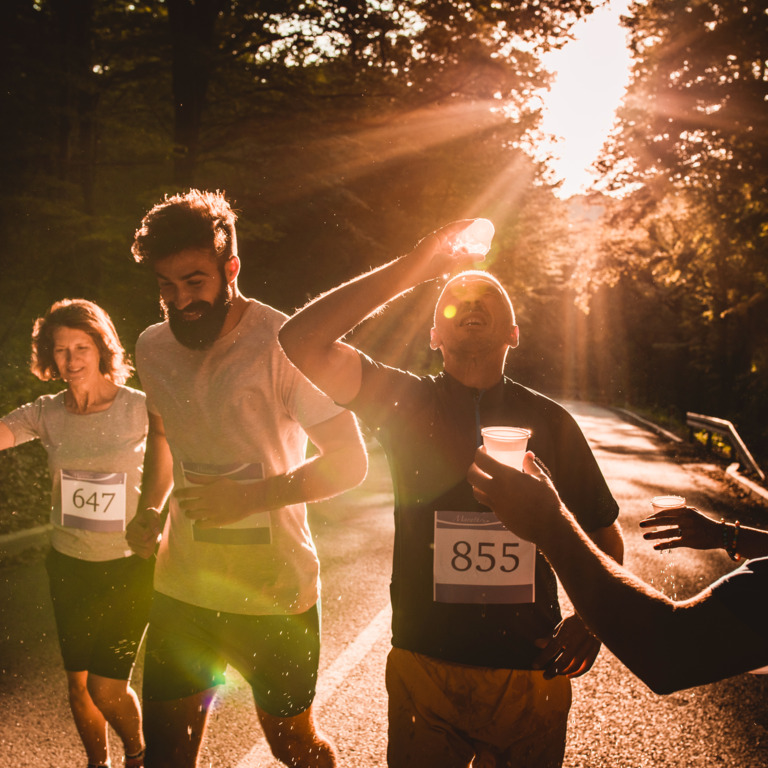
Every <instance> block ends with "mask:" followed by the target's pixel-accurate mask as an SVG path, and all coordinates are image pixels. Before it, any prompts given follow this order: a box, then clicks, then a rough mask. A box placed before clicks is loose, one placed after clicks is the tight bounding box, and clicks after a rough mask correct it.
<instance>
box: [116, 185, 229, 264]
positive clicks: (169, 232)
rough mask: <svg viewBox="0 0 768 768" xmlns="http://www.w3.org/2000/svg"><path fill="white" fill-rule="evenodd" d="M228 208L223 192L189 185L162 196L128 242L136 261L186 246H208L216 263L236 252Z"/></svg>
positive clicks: (150, 261) (165, 255) (160, 256)
mask: <svg viewBox="0 0 768 768" xmlns="http://www.w3.org/2000/svg"><path fill="white" fill-rule="evenodd" d="M236 220H237V215H236V214H235V212H234V211H233V210H232V207H231V206H230V204H229V202H228V201H227V199H226V198H225V197H224V193H223V192H219V191H216V192H205V191H202V190H199V189H190V190H189V192H186V193H185V194H182V195H173V196H172V197H168V196H166V197H165V199H164V200H163V201H162V202H161V203H157V205H155V206H153V207H152V209H151V210H150V211H149V212H148V213H147V214H146V216H144V218H143V219H142V220H141V226H140V227H139V229H137V230H136V233H135V235H134V239H133V245H132V246H131V253H133V258H134V259H135V260H136V261H137V262H139V263H140V264H144V263H147V264H150V265H152V264H154V263H155V262H158V261H161V260H162V259H165V258H168V257H169V256H173V255H174V254H176V253H180V252H181V251H185V250H187V249H190V248H200V249H209V250H212V251H213V252H214V253H215V254H216V257H217V258H218V259H219V261H220V263H221V264H223V263H224V262H225V261H227V260H228V259H230V258H231V257H232V256H237V235H236V233H235V221H236Z"/></svg>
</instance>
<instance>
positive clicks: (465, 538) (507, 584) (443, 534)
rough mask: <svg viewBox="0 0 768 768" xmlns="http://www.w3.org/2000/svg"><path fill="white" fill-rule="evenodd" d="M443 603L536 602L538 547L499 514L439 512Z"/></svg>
mask: <svg viewBox="0 0 768 768" xmlns="http://www.w3.org/2000/svg"><path fill="white" fill-rule="evenodd" d="M434 543H435V552H434V555H435V557H434V562H435V565H434V600H435V602H437V603H532V602H534V599H535V590H534V583H535V565H536V547H535V545H534V544H532V543H531V542H529V541H525V540H524V539H520V538H518V537H517V536H515V535H514V534H513V533H512V532H511V531H510V530H508V529H507V528H505V527H504V526H503V525H502V523H501V522H500V521H499V519H498V518H497V517H496V515H494V514H493V512H454V511H440V512H435V538H434Z"/></svg>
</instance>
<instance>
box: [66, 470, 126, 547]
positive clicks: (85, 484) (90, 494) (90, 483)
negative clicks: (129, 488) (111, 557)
mask: <svg viewBox="0 0 768 768" xmlns="http://www.w3.org/2000/svg"><path fill="white" fill-rule="evenodd" d="M60 477H61V524H62V525H63V526H66V527H67V528H79V529H81V530H84V531H98V532H101V533H103V532H105V531H124V530H125V483H126V474H125V472H90V471H88V470H85V469H62V470H61V472H60Z"/></svg>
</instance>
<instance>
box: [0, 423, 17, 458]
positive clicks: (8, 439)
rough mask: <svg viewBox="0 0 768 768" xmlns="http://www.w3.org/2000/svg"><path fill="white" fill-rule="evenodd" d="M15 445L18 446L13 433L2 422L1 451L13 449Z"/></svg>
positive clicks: (0, 431) (0, 429)
mask: <svg viewBox="0 0 768 768" xmlns="http://www.w3.org/2000/svg"><path fill="white" fill-rule="evenodd" d="M14 445H16V439H15V438H14V436H13V432H11V430H10V429H9V428H8V427H7V426H6V425H5V424H3V422H2V421H0V451H5V450H7V449H8V448H13V446H14Z"/></svg>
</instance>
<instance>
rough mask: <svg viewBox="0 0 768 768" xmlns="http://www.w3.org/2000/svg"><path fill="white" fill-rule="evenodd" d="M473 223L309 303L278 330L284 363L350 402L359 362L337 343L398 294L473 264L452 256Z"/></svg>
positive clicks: (453, 227)
mask: <svg viewBox="0 0 768 768" xmlns="http://www.w3.org/2000/svg"><path fill="white" fill-rule="evenodd" d="M471 221H472V220H471V219H466V220H462V221H457V222H453V223H452V224H448V225H446V226H445V227H443V228H442V229H439V230H437V231H436V232H433V233H432V234H431V235H428V236H427V237H425V238H424V239H423V240H421V242H419V244H418V245H417V246H416V247H415V248H414V249H413V250H412V251H411V252H410V253H408V254H406V255H405V256H401V257H400V258H399V259H395V261H391V262H389V263H388V264H385V265H384V266H383V267H379V268H378V269H374V270H373V271H371V272H368V273H366V274H364V275H361V276H360V277H357V278H355V279H354V280H350V281H349V282H348V283H345V284H344V285H341V286H339V287H338V288H334V289H333V290H331V291H329V292H328V293H325V294H323V295H322V296H319V297H318V298H317V299H315V300H314V301H312V302H310V303H309V304H307V305H306V306H305V307H304V308H303V309H301V310H300V311H299V312H297V313H296V314H295V315H294V316H293V317H292V318H290V320H288V321H287V322H286V323H285V325H283V327H282V329H281V330H280V344H281V345H282V347H283V349H284V350H285V354H286V355H287V356H288V359H289V360H290V361H291V362H292V363H293V364H294V365H295V366H296V367H297V368H298V369H299V370H300V371H301V372H302V373H303V374H304V375H305V376H306V377H307V378H308V379H309V380H310V381H311V382H312V383H313V384H315V386H317V387H318V388H319V389H321V390H322V391H323V392H325V393H326V394H327V395H329V396H330V397H331V398H332V399H333V400H335V401H336V402H337V403H348V402H350V401H351V400H353V399H354V398H355V396H356V395H357V393H358V392H359V391H360V383H361V375H362V371H361V365H360V358H359V357H358V355H357V352H356V351H355V350H354V349H353V348H352V347H350V346H349V345H347V344H344V343H342V342H341V339H342V338H343V337H344V336H345V335H346V334H347V333H349V331H351V330H352V329H353V328H354V327H355V326H356V325H358V324H359V323H361V322H362V321H363V320H364V319H365V318H366V317H368V316H369V315H371V314H373V313H375V312H376V311H377V310H378V309H380V308H381V307H383V306H384V305H385V304H387V303H388V302H390V301H391V300H392V299H394V298H395V297H396V296H399V295H400V294H401V293H405V292H406V291H409V290H411V289H412V288H413V287H414V286H416V285H419V284H420V283H423V282H426V281H427V280H432V279H434V278H437V277H440V276H441V275H443V274H446V273H448V272H451V271H453V270H456V269H459V268H462V267H463V266H467V265H469V264H471V263H473V262H475V261H477V260H478V258H479V257H478V256H477V255H476V254H474V255H472V254H467V253H466V252H461V251H460V252H458V253H454V251H453V248H452V243H453V240H454V239H455V237H456V235H458V233H459V232H461V231H462V230H464V229H466V227H467V226H468V225H469V224H470V223H471Z"/></svg>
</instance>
